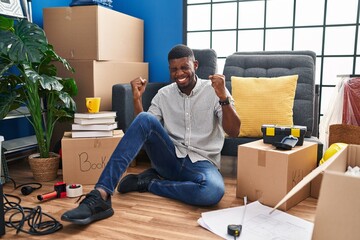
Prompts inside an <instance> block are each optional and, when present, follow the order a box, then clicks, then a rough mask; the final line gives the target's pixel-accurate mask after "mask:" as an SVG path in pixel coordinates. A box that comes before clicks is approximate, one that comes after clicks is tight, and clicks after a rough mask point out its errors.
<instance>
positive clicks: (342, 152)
mask: <svg viewBox="0 0 360 240" xmlns="http://www.w3.org/2000/svg"><path fill="white" fill-rule="evenodd" d="M348 148H349V146H346V147H345V148H343V149H341V150H340V151H338V152H337V153H335V154H334V155H333V156H332V157H331V158H329V159H328V160H327V161H326V162H324V163H323V164H321V165H319V166H318V167H317V168H315V169H314V170H312V171H311V172H310V173H309V174H308V175H306V176H305V177H304V178H303V179H302V180H301V181H300V182H299V183H298V184H296V185H295V186H294V187H293V188H292V189H291V190H290V191H289V192H288V193H287V194H286V195H285V197H284V198H283V199H281V200H280V201H279V202H278V204H276V205H275V207H274V208H273V209H272V210H271V212H270V214H271V213H273V212H274V211H275V209H277V208H278V207H280V206H281V205H282V204H283V203H285V202H286V201H287V200H289V199H290V198H291V197H292V196H294V195H295V194H296V193H297V192H298V191H300V190H301V189H302V188H303V187H304V186H306V184H308V183H310V182H311V181H312V180H313V179H314V178H315V177H316V176H318V175H319V174H320V173H321V172H323V171H325V170H326V169H327V168H328V167H329V166H330V165H331V164H332V163H333V162H334V161H335V159H337V158H338V157H339V156H344V157H345V158H346V157H347V152H348Z"/></svg>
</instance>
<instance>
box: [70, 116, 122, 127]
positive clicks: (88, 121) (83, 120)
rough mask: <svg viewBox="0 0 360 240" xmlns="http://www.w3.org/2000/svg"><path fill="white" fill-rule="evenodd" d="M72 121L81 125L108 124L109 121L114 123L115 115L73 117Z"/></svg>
mask: <svg viewBox="0 0 360 240" xmlns="http://www.w3.org/2000/svg"><path fill="white" fill-rule="evenodd" d="M74 123H77V124H81V125H90V124H110V123H115V117H108V118H93V119H86V118H75V119H74Z"/></svg>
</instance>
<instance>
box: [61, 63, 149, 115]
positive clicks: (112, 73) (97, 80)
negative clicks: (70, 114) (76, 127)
mask: <svg viewBox="0 0 360 240" xmlns="http://www.w3.org/2000/svg"><path fill="white" fill-rule="evenodd" d="M69 63H70V65H71V66H72V67H73V68H74V69H75V73H74V74H73V73H71V72H70V71H68V70H66V69H65V68H63V67H61V66H60V65H58V64H57V66H59V67H58V75H59V76H61V77H73V78H74V79H75V81H76V84H77V86H78V89H79V92H78V95H77V96H75V97H74V100H75V102H76V105H77V112H86V111H87V109H86V106H85V98H86V97H101V104H100V110H101V111H107V110H111V109H112V87H113V85H115V84H118V83H129V82H130V81H131V80H133V79H134V78H136V77H142V78H146V79H148V63H144V62H121V61H96V60H69Z"/></svg>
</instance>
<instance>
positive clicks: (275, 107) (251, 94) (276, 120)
mask: <svg viewBox="0 0 360 240" xmlns="http://www.w3.org/2000/svg"><path fill="white" fill-rule="evenodd" d="M297 80H298V75H291V76H283V77H274V78H248V77H234V76H233V77H231V88H232V96H233V98H234V101H235V109H236V111H237V113H238V115H239V117H240V120H241V127H240V134H239V136H240V137H262V132H261V125H263V124H278V125H283V126H284V125H286V126H292V125H293V106H294V98H295V91H296V84H297Z"/></svg>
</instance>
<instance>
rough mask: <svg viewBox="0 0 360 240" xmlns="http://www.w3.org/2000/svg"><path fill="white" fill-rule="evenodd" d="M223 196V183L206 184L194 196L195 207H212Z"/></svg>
mask: <svg viewBox="0 0 360 240" xmlns="http://www.w3.org/2000/svg"><path fill="white" fill-rule="evenodd" d="M224 194H225V186H224V183H223V182H216V183H214V182H213V183H212V184H208V185H207V186H204V187H203V188H201V189H200V191H198V194H197V196H194V198H193V199H194V201H195V205H199V206H212V205H215V204H217V203H219V202H220V200H221V199H222V197H223V196H224Z"/></svg>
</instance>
